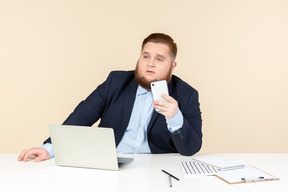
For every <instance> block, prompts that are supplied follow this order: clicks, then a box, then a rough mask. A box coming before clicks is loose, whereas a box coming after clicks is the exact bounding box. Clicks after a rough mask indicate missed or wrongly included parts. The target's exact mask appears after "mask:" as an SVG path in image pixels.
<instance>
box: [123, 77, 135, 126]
mask: <svg viewBox="0 0 288 192" xmlns="http://www.w3.org/2000/svg"><path fill="white" fill-rule="evenodd" d="M137 87H138V85H137V83H136V81H135V79H133V80H132V81H131V82H130V84H129V85H128V87H127V89H126V90H127V91H126V92H125V100H124V105H123V107H124V110H123V112H124V113H123V114H122V115H123V127H125V129H126V128H127V126H128V123H129V120H130V117H131V113H132V109H133V105H134V101H135V97H136V91H137Z"/></svg>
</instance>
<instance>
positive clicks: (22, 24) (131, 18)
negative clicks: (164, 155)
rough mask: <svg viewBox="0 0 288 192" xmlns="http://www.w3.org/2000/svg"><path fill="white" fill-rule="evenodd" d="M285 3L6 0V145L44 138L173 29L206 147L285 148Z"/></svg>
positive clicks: (2, 12) (1, 123)
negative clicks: (145, 44)
mask: <svg viewBox="0 0 288 192" xmlns="http://www.w3.org/2000/svg"><path fill="white" fill-rule="evenodd" d="M287 10H288V1H286V0H177V1H175V0H158V1H157V0H146V1H135V0H122V1H118V0H98V1H97V0H95V1H92V0H90V1H87V0H86V1H83V0H67V1H64V0H49V1H47V0H18V1H16V0H0V64H1V69H0V90H1V99H0V106H1V111H0V118H1V120H0V128H1V135H0V143H1V144H0V152H1V153H18V152H21V151H22V150H23V149H25V148H29V147H33V146H41V144H42V142H43V140H44V139H46V138H47V137H48V136H49V133H48V124H49V123H57V124H58V123H62V122H63V121H64V120H65V118H66V117H67V116H68V115H69V114H70V112H72V110H73V109H74V108H75V106H76V105H77V104H78V103H79V102H80V101H81V100H82V99H85V98H86V96H88V95H89V94H90V93H91V92H92V91H93V90H94V89H95V88H96V86H97V85H98V84H100V83H102V82H103V81H104V80H105V79H106V77H107V75H108V73H109V72H110V71H111V70H130V69H134V66H135V64H136V61H137V59H138V57H139V53H140V45H141V42H142V40H143V39H144V38H145V37H146V36H147V35H149V34H150V33H152V32H164V33H167V34H170V35H171V36H172V37H173V38H174V39H175V41H176V42H177V44H178V48H179V53H178V57H177V61H178V66H177V67H176V69H175V73H174V74H176V75H178V76H180V77H181V78H182V79H183V80H185V81H187V82H188V83H189V84H191V85H192V86H193V87H194V88H196V89H197V90H198V91H199V93H200V103H201V110H202V112H203V134H204V137H203V147H202V150H201V152H205V153H207V152H209V153H210V152H213V153H215V152H286V153H287V152H288V139H287V135H288V120H287V116H288V115H287V114H288V54H287V53H288V11H287Z"/></svg>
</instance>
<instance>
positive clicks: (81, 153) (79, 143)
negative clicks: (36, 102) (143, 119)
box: [49, 125, 133, 170]
mask: <svg viewBox="0 0 288 192" xmlns="http://www.w3.org/2000/svg"><path fill="white" fill-rule="evenodd" d="M49 130H50V136H51V140H52V145H53V151H54V158H55V162H56V165H61V166H72V167H85V168H96V169H108V170H118V169H119V168H120V167H122V166H124V165H127V164H128V163H130V162H131V161H132V160H133V158H123V157H122V158H120V157H118V158H117V154H116V145H115V139H114V131H113V129H111V128H99V127H86V126H70V125H49Z"/></svg>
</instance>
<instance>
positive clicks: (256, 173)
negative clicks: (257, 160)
mask: <svg viewBox="0 0 288 192" xmlns="http://www.w3.org/2000/svg"><path fill="white" fill-rule="evenodd" d="M215 176H216V177H218V178H219V179H221V180H223V181H225V182H226V183H228V184H240V183H252V182H265V181H277V180H280V179H279V178H277V177H275V176H273V175H271V174H269V173H266V172H264V171H262V170H260V169H257V168H255V167H253V166H250V165H247V164H246V165H245V167H244V168H242V169H235V170H229V171H219V172H218V173H217V174H216V175H215Z"/></svg>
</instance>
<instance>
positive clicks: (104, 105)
mask: <svg viewBox="0 0 288 192" xmlns="http://www.w3.org/2000/svg"><path fill="white" fill-rule="evenodd" d="M176 55H177V45H176V43H175V42H174V40H173V39H172V38H171V37H170V36H169V35H166V34H163V33H153V34H151V35H149V36H148V37H147V38H145V39H144V41H143V43H142V48H141V53H140V57H139V59H138V62H137V65H136V68H135V70H132V71H112V72H111V73H110V74H109V76H108V77H107V79H106V80H105V81H104V82H103V83H102V84H101V85H99V86H98V87H97V88H96V89H95V90H94V91H93V92H92V93H91V94H90V95H89V96H88V97H87V98H86V99H85V100H83V101H82V102H80V103H79V105H78V106H77V107H76V108H75V110H74V111H73V112H72V113H71V114H70V115H69V117H68V118H67V119H66V120H65V121H64V123H63V125H79V126H92V125H93V124H94V123H95V122H96V121H98V120H99V119H100V123H99V125H98V126H99V127H110V128H113V129H114V134H115V142H116V146H117V153H152V154H156V153H180V154H182V155H185V156H190V155H193V154H195V153H197V152H198V151H199V150H200V149H201V145H202V131H201V129H202V118H201V111H200V104H199V99H198V92H197V91H196V90H195V89H194V88H193V87H191V86H190V85H188V84H187V83H186V82H184V81H183V80H181V79H180V78H179V77H177V76H175V75H172V73H173V71H174V69H175V67H176V66H177V63H176V61H175V59H176ZM158 80H166V81H167V82H168V90H169V96H168V95H165V94H163V95H162V97H163V98H164V99H165V100H167V102H163V101H154V100H153V96H152V93H151V88H150V83H151V82H153V81H158ZM156 109H157V111H156ZM30 155H34V156H36V158H35V159H34V161H35V162H38V161H43V160H47V159H50V158H53V156H54V154H53V144H52V142H51V139H50V138H48V139H47V140H46V141H44V144H43V145H42V146H41V147H34V148H31V149H27V150H24V151H23V152H22V153H21V154H20V155H19V157H18V161H27V159H28V157H29V156H30Z"/></svg>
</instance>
